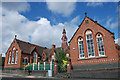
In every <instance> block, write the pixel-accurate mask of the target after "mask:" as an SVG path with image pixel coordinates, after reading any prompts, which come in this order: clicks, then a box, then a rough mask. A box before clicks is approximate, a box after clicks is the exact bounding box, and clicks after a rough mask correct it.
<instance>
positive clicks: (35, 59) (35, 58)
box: [33, 52, 37, 63]
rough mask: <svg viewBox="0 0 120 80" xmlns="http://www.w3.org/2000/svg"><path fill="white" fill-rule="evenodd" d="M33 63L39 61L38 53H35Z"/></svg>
mask: <svg viewBox="0 0 120 80" xmlns="http://www.w3.org/2000/svg"><path fill="white" fill-rule="evenodd" d="M33 63H37V53H36V52H34V53H33Z"/></svg>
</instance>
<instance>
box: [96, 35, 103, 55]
mask: <svg viewBox="0 0 120 80" xmlns="http://www.w3.org/2000/svg"><path fill="white" fill-rule="evenodd" d="M96 38H97V47H98V53H99V56H105V52H104V45H103V38H102V35H101V34H100V33H98V34H97V35H96Z"/></svg>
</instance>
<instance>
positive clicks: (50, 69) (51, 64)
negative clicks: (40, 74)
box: [50, 61, 52, 70]
mask: <svg viewBox="0 0 120 80" xmlns="http://www.w3.org/2000/svg"><path fill="white" fill-rule="evenodd" d="M50 70H52V61H51V62H50Z"/></svg>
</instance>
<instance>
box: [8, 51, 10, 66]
mask: <svg viewBox="0 0 120 80" xmlns="http://www.w3.org/2000/svg"><path fill="white" fill-rule="evenodd" d="M10 60H11V52H9V61H8V64H10Z"/></svg>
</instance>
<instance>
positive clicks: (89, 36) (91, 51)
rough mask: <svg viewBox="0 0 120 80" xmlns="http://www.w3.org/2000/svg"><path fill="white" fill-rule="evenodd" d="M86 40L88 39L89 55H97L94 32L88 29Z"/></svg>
mask: <svg viewBox="0 0 120 80" xmlns="http://www.w3.org/2000/svg"><path fill="white" fill-rule="evenodd" d="M86 41H87V51H88V57H93V56H95V52H94V44H93V36H92V32H91V31H90V30H87V31H86Z"/></svg>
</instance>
